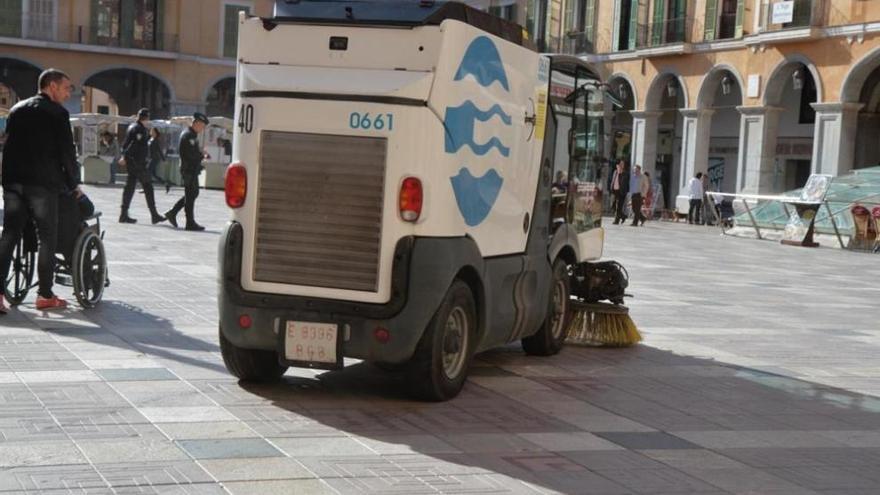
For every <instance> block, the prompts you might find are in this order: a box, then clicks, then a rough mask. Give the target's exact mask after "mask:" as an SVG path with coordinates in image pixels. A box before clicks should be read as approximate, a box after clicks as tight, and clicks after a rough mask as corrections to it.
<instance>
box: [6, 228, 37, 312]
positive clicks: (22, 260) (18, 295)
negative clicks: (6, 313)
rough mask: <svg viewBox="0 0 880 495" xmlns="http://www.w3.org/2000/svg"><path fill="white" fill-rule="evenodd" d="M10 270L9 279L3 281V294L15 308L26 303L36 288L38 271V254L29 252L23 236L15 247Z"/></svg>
mask: <svg viewBox="0 0 880 495" xmlns="http://www.w3.org/2000/svg"><path fill="white" fill-rule="evenodd" d="M9 268H10V269H9V278H7V279H6V280H4V281H3V282H4V285H3V294H4V295H5V296H6V300H7V301H9V304H11V305H13V306H15V305H17V304H21V302H22V301H24V298H26V297H27V295H28V292H29V291H30V290H31V288H32V287H33V286H34V273H35V272H36V271H37V253H36V251H28V249H27V246H25V237H24V236H23V235H22V237H21V239H20V240H19V241H18V244H17V245H16V246H15V252H14V254H13V256H12V266H10V267H9Z"/></svg>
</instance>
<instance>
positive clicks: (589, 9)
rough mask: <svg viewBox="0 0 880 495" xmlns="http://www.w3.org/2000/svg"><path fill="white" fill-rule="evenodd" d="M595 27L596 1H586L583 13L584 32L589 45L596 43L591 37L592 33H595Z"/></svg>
mask: <svg viewBox="0 0 880 495" xmlns="http://www.w3.org/2000/svg"><path fill="white" fill-rule="evenodd" d="M595 25H596V0H587V3H586V11H585V12H584V32H585V33H586V38H587V40H588V41H589V42H590V43H594V42H595V41H596V40H595V38H594V36H593V32H594V31H595Z"/></svg>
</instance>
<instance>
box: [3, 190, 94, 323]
mask: <svg viewBox="0 0 880 495" xmlns="http://www.w3.org/2000/svg"><path fill="white" fill-rule="evenodd" d="M100 218H101V213H100V212H95V207H94V205H93V204H92V202H91V201H90V200H89V199H88V198H87V197H86V196H82V197H80V198H79V200H77V199H75V198H74V197H73V196H71V195H69V194H64V195H62V196H61V197H60V198H59V201H58V247H57V249H56V252H55V257H56V260H55V283H57V284H59V285H64V286H67V287H73V294H74V296H75V297H76V300H77V301H78V302H79V304H80V305H81V306H82V307H84V308H93V307H95V305H97V304H98V302H100V301H101V297H102V296H103V294H104V288H105V287H107V286H109V285H110V279H109V278H108V276H107V258H106V256H105V254H104V243H103V241H102V239H103V238H104V232H103V231H101V221H100ZM38 249H39V242H38V239H37V227H36V224H35V223H34V222H33V221H30V222H28V223H27V227H25V229H24V232H23V234H22V236H21V240H20V241H19V242H18V245H17V246H16V247H15V253H14V255H13V258H12V266H11V270H10V271H9V278H8V279H7V280H6V281H5V285H4V293H5V295H6V299H7V300H8V301H9V302H10V303H11V304H13V305H15V304H20V303H21V302H22V301H24V299H25V297H27V294H28V292H29V291H30V290H31V289H33V288H34V287H36V286H37V283H36V282H35V281H34V278H35V277H34V275H35V273H36V271H37V251H38Z"/></svg>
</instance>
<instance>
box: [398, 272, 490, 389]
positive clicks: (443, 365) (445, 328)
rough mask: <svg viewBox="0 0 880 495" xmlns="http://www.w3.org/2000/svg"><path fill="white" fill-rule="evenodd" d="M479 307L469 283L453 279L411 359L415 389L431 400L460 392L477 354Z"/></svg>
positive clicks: (413, 387)
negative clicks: (477, 308)
mask: <svg viewBox="0 0 880 495" xmlns="http://www.w3.org/2000/svg"><path fill="white" fill-rule="evenodd" d="M476 331H477V310H476V303H474V296H473V294H472V293H471V289H470V287H468V285H467V284H465V283H464V282H462V281H460V280H456V281H455V282H453V284H452V286H451V287H450V288H449V290H448V291H447V292H446V296H445V297H444V298H443V302H442V303H441V304H440V308H439V309H438V310H437V312H436V313H435V314H434V317H433V318H431V321H430V323H428V327H427V328H426V329H425V333H424V334H423V335H422V339H421V340H420V341H419V345H418V347H416V352H415V355H413V358H412V360H411V361H410V363H409V374H410V376H411V377H412V392H413V394H414V395H415V396H417V397H419V398H421V399H424V400H431V401H444V400H448V399H451V398H453V397H455V396H456V395H458V393H459V392H460V391H461V388H462V387H463V386H464V382H465V379H467V372H468V368H469V367H470V363H471V359H472V358H473V354H474V342H475V337H476Z"/></svg>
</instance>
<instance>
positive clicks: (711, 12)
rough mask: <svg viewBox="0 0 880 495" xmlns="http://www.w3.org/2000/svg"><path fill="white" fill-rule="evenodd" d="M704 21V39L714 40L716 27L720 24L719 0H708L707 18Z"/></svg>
mask: <svg viewBox="0 0 880 495" xmlns="http://www.w3.org/2000/svg"><path fill="white" fill-rule="evenodd" d="M703 22H704V24H705V29H704V30H703V40H704V41H712V40H714V39H715V27H716V26H717V25H718V0H706V18H705V19H704V21H703Z"/></svg>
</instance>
